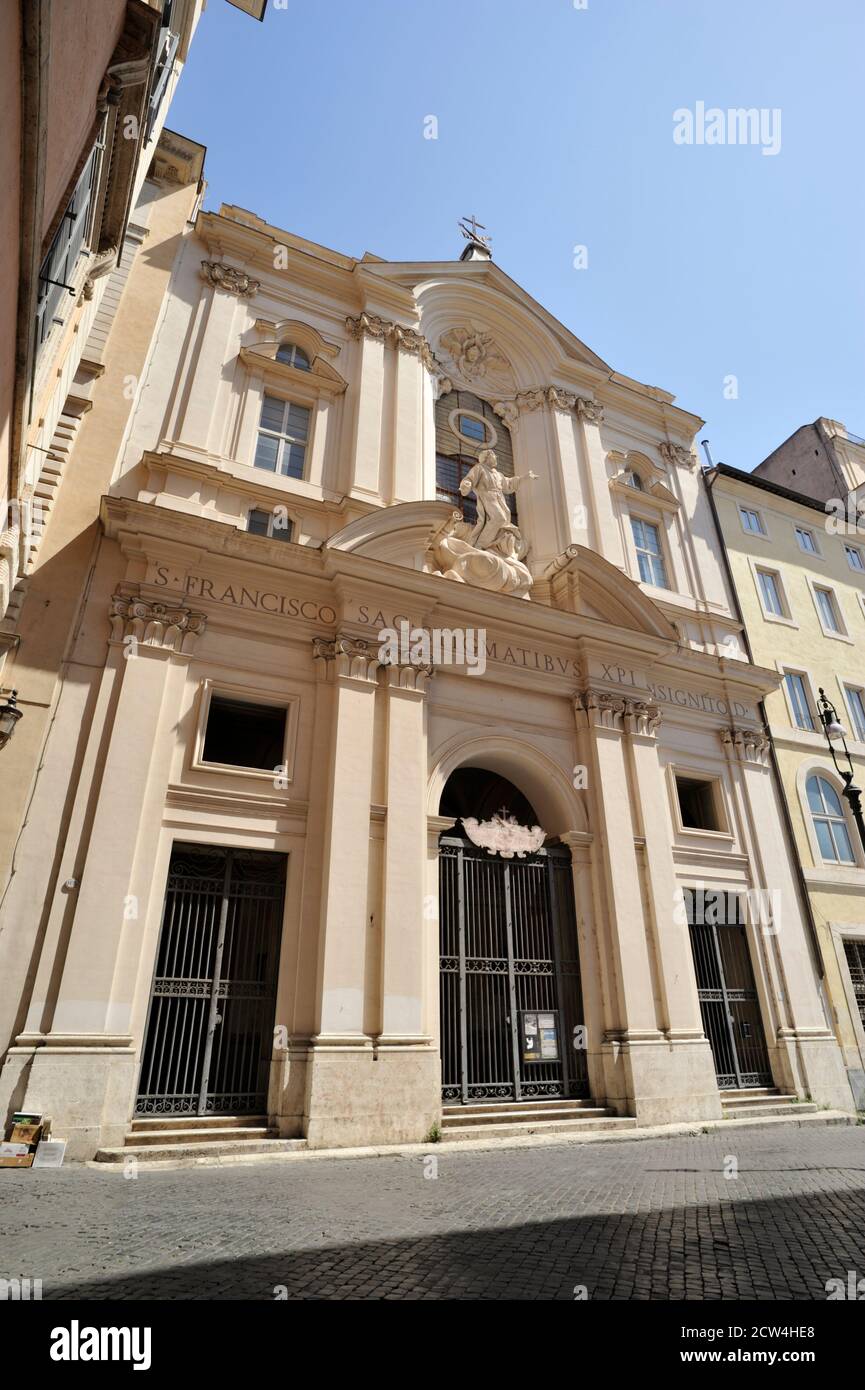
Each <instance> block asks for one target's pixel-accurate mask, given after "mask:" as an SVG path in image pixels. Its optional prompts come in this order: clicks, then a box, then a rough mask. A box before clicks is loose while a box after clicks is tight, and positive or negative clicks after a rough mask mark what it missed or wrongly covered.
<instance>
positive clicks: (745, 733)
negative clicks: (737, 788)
mask: <svg viewBox="0 0 865 1390" xmlns="http://www.w3.org/2000/svg"><path fill="white" fill-rule="evenodd" d="M719 732H720V735H721V742H722V743H723V744H724V747H725V748H726V749H727V750H728V751H729V752H730V753H731V755H732V756H733V757H735V758H737V759H738V760H739V762H741V763H756V764H757V765H758V766H759V767H768V765H769V747H770V745H769V739H768V737H767V735H766V732H765V730H763V729H731V728H728V727H727V726H726V725H725V726H724V728H723V729H721V730H720V731H719Z"/></svg>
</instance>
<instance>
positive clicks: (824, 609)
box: [814, 588, 843, 632]
mask: <svg viewBox="0 0 865 1390" xmlns="http://www.w3.org/2000/svg"><path fill="white" fill-rule="evenodd" d="M814 596H815V598H816V599H817V609H818V611H819V614H820V621H821V622H822V624H823V626H824V627H825V628H826V631H827V632H843V628H842V627H841V620H840V618H839V617H838V608H837V605H836V603H835V595H834V594H833V593H832V590H831V589H818V588H815V589H814Z"/></svg>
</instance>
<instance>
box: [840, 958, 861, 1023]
mask: <svg viewBox="0 0 865 1390" xmlns="http://www.w3.org/2000/svg"><path fill="white" fill-rule="evenodd" d="M844 954H845V955H846V957H847V968H848V970H849V971H850V982H851V984H852V985H853V997H854V999H855V1000H856V1007H857V1008H858V1010H859V1017H860V1018H861V1020H862V1026H863V1027H865V941H852V940H849V939H848V940H845V942H844Z"/></svg>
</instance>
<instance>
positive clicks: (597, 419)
mask: <svg viewBox="0 0 865 1390" xmlns="http://www.w3.org/2000/svg"><path fill="white" fill-rule="evenodd" d="M575 409H576V412H577V414H578V415H579V417H580V419H581V420H585V421H586V422H587V423H588V424H590V425H599V424H600V423H601V421H602V420H603V418H604V412H603V409H602V408H601V406H600V405H599V403H598V402H597V401H593V400H591V398H590V397H589V396H577V397H576V400H575Z"/></svg>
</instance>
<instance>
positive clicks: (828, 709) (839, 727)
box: [817, 685, 865, 851]
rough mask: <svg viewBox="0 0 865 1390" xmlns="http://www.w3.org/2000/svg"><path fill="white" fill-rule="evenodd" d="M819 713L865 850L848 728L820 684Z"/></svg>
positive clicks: (864, 824) (858, 789)
mask: <svg viewBox="0 0 865 1390" xmlns="http://www.w3.org/2000/svg"><path fill="white" fill-rule="evenodd" d="M817 713H818V714H819V716H820V723H821V724H822V725H823V732H824V734H825V735H826V742H827V743H828V745H829V752H830V753H831V754H832V761H833V763H834V764H835V771H836V772H837V773H838V776H839V777H840V778H841V781H842V782H843V783H844V792H843V795H844V796H845V797H846V798H847V800H848V802H849V803H850V810H851V812H852V814H853V819H854V820H855V822H856V829H857V830H858V831H859V839H860V840H861V841H862V849H863V851H865V819H863V816H862V788H861V787H857V786H856V783H855V782H854V781H853V759H852V758H851V757H850V750H849V748H848V747H847V730H846V729H845V728H844V725H843V724H842V723H841V720H840V719H839V718H838V711H837V710H836V708H835V706H834V705H833V704H832V701H831V700H830V699H829V698H828V697H827V695H826V692H825V690H824V689H823V687H822V685H821V686H820V698H819V700H818V701H817ZM836 743H840V744H841V746H842V748H843V749H844V754H843V756H844V761H845V762H846V764H847V766H846V767H840V766H839V765H838V755H837V753H836V751H835V744H836Z"/></svg>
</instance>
